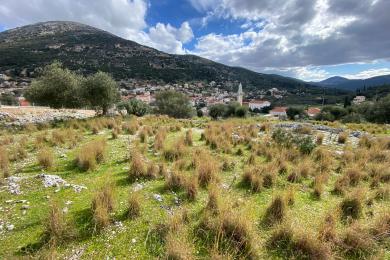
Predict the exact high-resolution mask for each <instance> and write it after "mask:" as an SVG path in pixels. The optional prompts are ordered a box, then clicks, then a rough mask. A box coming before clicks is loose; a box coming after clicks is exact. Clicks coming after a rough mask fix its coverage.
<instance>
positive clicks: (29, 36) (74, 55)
mask: <svg viewBox="0 0 390 260" xmlns="http://www.w3.org/2000/svg"><path fill="white" fill-rule="evenodd" d="M54 60H59V61H61V62H62V63H63V64H64V66H66V67H67V68H70V69H72V70H75V71H78V72H80V73H83V74H86V75H88V74H91V73H94V72H96V71H99V70H101V71H105V72H108V73H110V74H112V75H113V76H114V78H116V79H117V80H130V79H140V80H156V81H164V82H165V83H181V82H186V81H208V82H210V81H216V82H221V83H223V82H237V81H239V82H242V83H243V86H244V87H246V88H247V89H248V88H249V89H269V88H272V87H277V88H280V89H286V90H289V89H292V90H296V89H309V90H312V91H314V92H315V91H316V90H315V88H313V87H312V86H311V85H310V84H308V83H305V82H303V81H299V80H296V79H291V78H286V77H282V76H278V75H268V74H261V73H256V72H253V71H250V70H247V69H244V68H238V67H229V66H226V65H223V64H220V63H216V62H213V61H210V60H208V59H204V58H201V57H197V56H194V55H172V54H167V53H164V52H161V51H158V50H156V49H153V48H150V47H146V46H143V45H140V44H138V43H136V42H133V41H129V40H125V39H122V38H120V37H118V36H115V35H113V34H111V33H108V32H106V31H103V30H100V29H96V28H94V27H91V26H87V25H84V24H80V23H75V22H58V21H55V22H44V23H37V24H33V25H28V26H23V27H20V28H16V29H12V30H8V31H5V32H2V33H0V73H5V74H7V75H13V76H20V75H23V76H25V77H26V76H27V77H35V76H36V74H37V73H36V72H37V71H38V70H39V68H41V67H43V66H45V65H47V64H49V63H51V62H53V61H54Z"/></svg>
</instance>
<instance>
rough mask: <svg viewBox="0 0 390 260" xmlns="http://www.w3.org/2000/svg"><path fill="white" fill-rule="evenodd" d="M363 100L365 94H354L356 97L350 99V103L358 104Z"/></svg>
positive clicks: (364, 99)
mask: <svg viewBox="0 0 390 260" xmlns="http://www.w3.org/2000/svg"><path fill="white" fill-rule="evenodd" d="M364 101H366V97H365V96H356V97H355V98H354V99H353V100H352V103H353V104H355V105H358V104H361V103H363V102H364Z"/></svg>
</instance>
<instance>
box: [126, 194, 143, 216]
mask: <svg viewBox="0 0 390 260" xmlns="http://www.w3.org/2000/svg"><path fill="white" fill-rule="evenodd" d="M127 205H128V209H127V216H128V217H129V218H131V219H134V218H137V217H138V216H139V215H140V214H141V198H140V195H139V194H138V193H136V192H132V193H130V195H129V198H128V200H127Z"/></svg>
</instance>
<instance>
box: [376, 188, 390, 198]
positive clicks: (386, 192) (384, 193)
mask: <svg viewBox="0 0 390 260" xmlns="http://www.w3.org/2000/svg"><path fill="white" fill-rule="evenodd" d="M375 199H377V200H384V201H387V200H390V186H389V185H385V186H383V187H379V188H378V190H377V191H376V192H375Z"/></svg>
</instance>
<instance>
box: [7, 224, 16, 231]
mask: <svg viewBox="0 0 390 260" xmlns="http://www.w3.org/2000/svg"><path fill="white" fill-rule="evenodd" d="M14 228H15V226H14V225H12V224H9V225H7V230H8V231H12V230H14Z"/></svg>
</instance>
